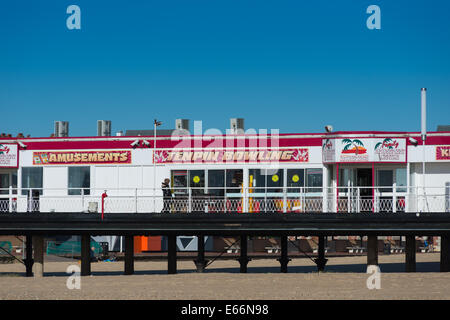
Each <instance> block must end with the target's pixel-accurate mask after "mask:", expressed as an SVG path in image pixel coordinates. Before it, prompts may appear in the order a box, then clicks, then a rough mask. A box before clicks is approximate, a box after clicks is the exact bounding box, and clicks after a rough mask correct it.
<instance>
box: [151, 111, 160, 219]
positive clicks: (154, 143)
mask: <svg viewBox="0 0 450 320" xmlns="http://www.w3.org/2000/svg"><path fill="white" fill-rule="evenodd" d="M153 125H154V128H153V211H154V212H156V157H155V152H156V127H159V126H160V125H162V122H161V121H158V120H156V119H155V120H154V121H153Z"/></svg>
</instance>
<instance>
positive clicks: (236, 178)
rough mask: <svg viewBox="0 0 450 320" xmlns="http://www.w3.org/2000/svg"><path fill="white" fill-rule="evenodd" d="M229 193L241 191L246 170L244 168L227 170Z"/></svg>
mask: <svg viewBox="0 0 450 320" xmlns="http://www.w3.org/2000/svg"><path fill="white" fill-rule="evenodd" d="M226 175H227V176H226V184H227V185H226V187H227V193H240V192H241V188H242V183H243V182H244V171H243V170H242V169H230V170H227V171H226Z"/></svg>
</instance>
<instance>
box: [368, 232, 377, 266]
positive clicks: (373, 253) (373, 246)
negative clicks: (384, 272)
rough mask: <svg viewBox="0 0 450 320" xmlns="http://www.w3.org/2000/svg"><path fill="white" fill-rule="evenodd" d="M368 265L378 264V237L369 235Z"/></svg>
mask: <svg viewBox="0 0 450 320" xmlns="http://www.w3.org/2000/svg"><path fill="white" fill-rule="evenodd" d="M367 265H368V266H372V265H373V266H377V265H378V237H377V236H368V237H367Z"/></svg>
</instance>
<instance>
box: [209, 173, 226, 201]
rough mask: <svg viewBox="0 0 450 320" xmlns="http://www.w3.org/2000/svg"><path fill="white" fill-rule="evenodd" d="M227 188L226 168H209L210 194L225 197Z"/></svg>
mask: <svg viewBox="0 0 450 320" xmlns="http://www.w3.org/2000/svg"><path fill="white" fill-rule="evenodd" d="M224 188H225V170H208V194H210V195H213V196H216V197H223V196H224V191H225V190H224Z"/></svg>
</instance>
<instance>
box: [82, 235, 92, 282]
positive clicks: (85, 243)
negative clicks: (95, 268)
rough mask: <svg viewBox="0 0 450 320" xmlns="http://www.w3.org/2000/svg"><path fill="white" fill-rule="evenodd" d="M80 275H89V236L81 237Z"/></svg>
mask: <svg viewBox="0 0 450 320" xmlns="http://www.w3.org/2000/svg"><path fill="white" fill-rule="evenodd" d="M81 275H82V276H89V275H91V236H90V235H89V234H83V235H82V236H81Z"/></svg>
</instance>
